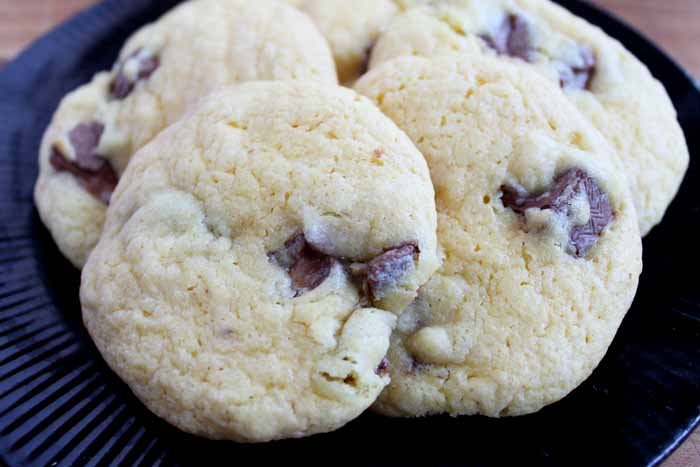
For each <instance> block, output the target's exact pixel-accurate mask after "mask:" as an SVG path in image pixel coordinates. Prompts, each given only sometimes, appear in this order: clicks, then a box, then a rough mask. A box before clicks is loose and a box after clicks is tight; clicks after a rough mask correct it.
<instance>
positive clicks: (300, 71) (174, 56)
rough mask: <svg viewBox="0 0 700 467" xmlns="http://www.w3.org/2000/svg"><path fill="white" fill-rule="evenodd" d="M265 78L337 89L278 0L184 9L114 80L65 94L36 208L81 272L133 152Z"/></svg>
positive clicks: (315, 45) (143, 33)
mask: <svg viewBox="0 0 700 467" xmlns="http://www.w3.org/2000/svg"><path fill="white" fill-rule="evenodd" d="M259 79H267V80H273V79H317V80H319V81H322V82H327V83H335V82H336V75H335V68H334V64H333V59H332V56H331V54H330V50H329V49H328V46H327V44H326V42H325V40H324V39H323V37H322V36H321V35H320V33H319V32H318V30H317V29H316V27H315V26H314V25H313V23H312V22H311V20H309V19H308V17H307V16H306V15H304V14H302V13H300V12H299V11H298V10H296V9H295V8H292V7H291V6H288V5H285V4H282V3H278V2H276V1H273V0H262V1H261V2H255V3H251V2H248V1H245V0H197V1H191V2H186V3H183V4H182V5H181V6H179V7H177V8H175V9H174V10H172V11H171V12H169V13H168V14H166V15H165V16H163V17H162V18H161V19H160V20H158V21H157V22H155V23H153V24H151V25H148V26H145V27H144V28H142V29H141V30H139V31H138V32H136V33H135V34H134V35H133V36H132V37H131V38H130V39H129V40H128V41H127V43H126V44H125V46H124V48H123V50H122V52H121V54H120V57H119V60H118V62H117V64H116V65H115V66H114V69H113V70H112V71H111V72H109V73H100V74H98V75H97V76H96V77H95V78H94V79H93V80H92V82H91V83H89V84H87V85H85V86H83V87H81V88H79V89H78V90H76V91H75V92H73V93H71V94H69V95H68V96H66V98H65V99H64V100H63V102H62V103H61V105H60V107H59V108H58V110H57V112H56V114H55V115H54V118H53V121H52V123H51V125H50V126H49V128H48V130H47V131H46V134H45V135H44V139H43V141H42V145H41V150H40V155H39V159H40V175H39V180H38V182H37V186H36V190H35V199H36V204H37V207H38V209H39V213H40V215H41V218H42V220H43V222H44V224H45V225H46V226H47V227H48V229H49V230H50V231H51V233H52V235H53V237H54V240H55V241H56V243H57V244H58V246H59V248H60V250H61V251H62V252H63V254H64V255H65V256H66V257H67V258H68V259H70V261H71V262H72V263H73V264H75V266H77V267H81V266H82V265H83V264H84V263H85V260H86V258H87V256H88V254H89V253H90V251H91V250H92V248H93V247H94V245H95V243H96V242H97V240H98V238H99V235H100V232H101V230H102V224H103V222H104V216H105V211H106V209H107V203H108V202H109V198H110V195H111V193H112V191H113V190H114V187H115V185H116V182H117V180H118V178H119V176H120V174H121V173H122V172H123V171H124V169H125V167H126V165H127V163H128V161H129V159H130V158H131V156H132V154H133V153H134V152H135V151H136V150H138V149H139V148H140V147H141V146H143V145H144V144H146V143H147V142H148V141H150V140H151V139H152V138H153V137H155V136H156V135H157V134H158V133H159V132H160V131H161V130H162V129H163V128H165V127H166V126H167V125H169V124H170V123H172V122H174V121H175V120H176V119H177V118H178V117H179V116H180V115H181V114H182V113H183V112H184V111H185V110H186V109H187V108H188V107H190V106H191V105H193V104H194V103H196V102H197V100H198V99H199V98H201V97H202V96H204V95H206V94H207V93H208V92H210V91H212V90H214V89H216V88H217V87H219V86H222V85H226V84H230V83H235V82H240V81H251V80H259Z"/></svg>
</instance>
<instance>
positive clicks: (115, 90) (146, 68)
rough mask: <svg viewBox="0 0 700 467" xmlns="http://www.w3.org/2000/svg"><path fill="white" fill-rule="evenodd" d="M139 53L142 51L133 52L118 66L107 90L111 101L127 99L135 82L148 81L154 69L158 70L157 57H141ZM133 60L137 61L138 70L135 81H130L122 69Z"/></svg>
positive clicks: (158, 61) (158, 62)
mask: <svg viewBox="0 0 700 467" xmlns="http://www.w3.org/2000/svg"><path fill="white" fill-rule="evenodd" d="M141 52H142V49H137V50H135V51H134V52H133V53H132V54H131V55H129V56H128V57H127V58H126V59H125V60H124V61H123V62H121V63H120V64H119V67H118V68H117V74H116V76H115V77H114V80H113V81H112V83H111V85H110V88H109V94H110V96H112V98H113V99H118V100H121V99H125V98H126V97H128V96H129V94H131V92H132V91H133V90H134V87H135V86H136V82H137V81H141V80H145V79H148V77H149V76H151V75H152V74H153V72H154V71H156V69H158V66H160V60H159V59H158V57H155V56H152V55H147V56H141ZM134 58H136V59H138V62H139V69H138V72H137V73H136V80H135V81H132V80H130V79H129V78H127V76H126V75H125V74H124V67H125V66H126V63H127V62H128V61H129V60H132V59H134Z"/></svg>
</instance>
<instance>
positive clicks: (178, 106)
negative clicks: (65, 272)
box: [36, 0, 688, 442]
mask: <svg viewBox="0 0 700 467" xmlns="http://www.w3.org/2000/svg"><path fill="white" fill-rule="evenodd" d="M290 3H293V4H294V5H290ZM336 70H337V71H336ZM338 76H339V77H340V82H341V84H342V85H343V86H345V87H343V86H340V85H339V84H338ZM349 87H354V89H355V90H354V91H353V90H351V89H350V88H349ZM362 96H364V97H362ZM687 164H688V151H687V148H686V145H685V141H684V137H683V133H682V131H681V129H680V127H679V125H678V123H677V121H676V114H675V110H674V109H673V106H672V104H671V102H670V100H669V98H668V96H667V94H666V91H665V90H664V89H663V87H662V86H661V85H660V84H659V83H658V82H657V81H656V80H655V79H654V78H653V77H652V76H651V74H650V73H649V71H648V70H647V69H646V68H645V67H644V65H642V64H641V63H640V62H639V61H638V60H637V59H636V58H635V57H633V56H632V55H631V54H630V53H629V52H628V51H626V50H625V49H624V48H623V47H622V46H621V45H620V44H619V43H618V42H616V41H615V40H613V39H611V38H610V37H608V36H606V35H605V34H604V33H603V32H602V31H601V30H599V29H597V28H596V27H594V26H591V25H590V24H588V23H586V22H585V21H583V20H581V19H579V18H576V17H574V16H573V15H571V14H570V13H568V12H567V11H565V10H563V9H562V8H560V7H558V6H556V5H554V4H552V3H550V2H549V1H548V0H434V1H427V0H425V1H418V0H413V1H411V0H402V1H399V0H395V1H394V0H379V1H376V0H361V1H353V2H348V1H345V0H296V1H288V2H280V1H277V0H258V1H256V2H250V1H248V0H191V1H189V2H185V3H183V4H182V5H180V6H179V7H177V8H175V9H174V10H173V11H171V12H170V13H168V14H166V15H165V16H164V17H163V18H161V19H160V20H158V21H157V22H156V23H154V24H152V25H148V26H146V27H144V28H143V29H141V30H139V31H138V32H137V33H135V34H134V36H132V38H131V39H129V41H128V42H127V43H126V45H125V46H124V49H123V50H122V52H121V54H120V57H119V60H118V62H117V63H116V65H115V66H114V68H113V69H112V70H111V71H110V72H104V73H100V74H98V75H97V76H95V78H94V79H93V80H92V82H90V83H88V84H86V85H84V86H83V87H81V88H79V89H78V90H76V91H74V92H73V93H71V94H69V95H68V96H66V98H65V99H64V100H63V102H62V103H61V105H60V107H59V109H58V110H57V112H56V114H55V116H54V119H53V121H52V123H51V125H50V127H49V128H48V130H47V131H46V134H45V137H44V140H43V143H42V146H41V154H40V176H39V180H38V182H37V187H36V203H37V206H38V209H39V212H40V214H41V217H42V219H43V221H44V223H45V224H46V226H47V227H48V228H49V230H50V231H51V233H52V234H53V237H54V239H55V241H56V243H57V244H58V246H59V248H60V249H61V251H62V252H63V253H64V254H65V256H66V257H67V258H68V259H69V260H70V261H72V262H73V264H75V266H76V267H79V268H83V273H82V285H81V291H80V295H81V303H82V307H83V319H84V322H85V325H86V327H87V329H88V331H89V333H90V335H91V336H92V338H93V339H94V341H95V343H96V345H97V347H98V348H99V350H100V352H101V353H102V355H103V356H104V358H105V360H106V361H107V363H108V364H109V365H110V366H111V367H112V369H113V370H114V371H115V372H116V373H117V374H118V375H119V376H120V377H121V378H122V379H123V380H124V381H125V382H126V383H127V384H128V385H129V386H130V387H131V389H132V390H133V391H134V393H135V394H136V395H137V396H138V397H139V398H140V399H141V400H142V401H143V402H144V403H145V404H146V405H147V406H148V408H149V409H150V410H152V411H153V412H155V413H156V414H157V415H159V416H161V417H162V418H164V419H166V420H167V421H169V422H170V423H172V424H174V425H176V426H177V427H179V428H181V429H183V430H185V431H188V432H191V433H195V434H198V435H202V436H206V437H210V438H216V439H231V440H236V441H240V442H259V441H267V440H273V439H281V438H289V437H301V436H307V435H311V434H314V433H320V432H327V431H331V430H335V429H337V428H339V427H341V426H343V425H344V424H345V423H347V422H349V421H350V420H352V419H354V418H356V417H357V416H359V415H360V414H361V413H362V412H363V411H365V410H366V409H368V408H369V407H372V408H373V409H374V410H376V411H377V412H379V413H382V414H386V415H390V416H404V417H415V416H423V415H430V414H440V413H448V414H451V415H472V414H483V415H488V416H493V417H499V416H512V415H521V414H527V413H532V412H535V411H537V410H539V409H540V408H542V407H544V406H545V405H547V404H551V403H553V402H555V401H557V400H559V399H561V398H562V397H564V396H566V395H567V394H568V393H569V392H570V391H572V390H573V389H574V388H575V387H576V386H578V385H579V384H580V383H581V382H582V381H584V380H585V379H586V378H587V377H588V376H589V375H590V374H591V372H592V371H593V369H594V368H595V367H596V366H597V365H598V363H599V362H600V361H601V359H602V358H603V356H604V354H605V352H606V351H607V348H608V346H609V345H610V343H611V341H612V339H613V337H614V335H615V333H616V331H617V328H618V327H619V325H620V323H621V321H622V319H623V317H624V316H625V313H626V312H627V310H628V309H629V307H630V305H631V303H632V300H633V298H634V295H635V292H636V288H637V283H638V279H639V275H640V273H641V269H642V261H641V253H642V245H641V236H642V235H645V234H646V233H648V232H649V231H650V230H651V228H652V227H653V226H654V225H656V224H657V223H659V222H660V221H661V219H662V217H663V214H664V212H665V210H666V208H667V207H668V205H669V203H670V202H671V200H672V199H673V197H674V196H675V194H676V191H677V190H678V187H679V185H680V182H681V180H682V178H683V175H684V173H685V170H686V168H687Z"/></svg>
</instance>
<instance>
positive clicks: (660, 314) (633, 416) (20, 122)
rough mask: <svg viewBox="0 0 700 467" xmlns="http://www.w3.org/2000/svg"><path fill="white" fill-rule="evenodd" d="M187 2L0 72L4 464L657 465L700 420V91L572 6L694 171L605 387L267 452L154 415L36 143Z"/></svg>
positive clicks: (0, 439)
mask: <svg viewBox="0 0 700 467" xmlns="http://www.w3.org/2000/svg"><path fill="white" fill-rule="evenodd" d="M175 3H177V1H175V0H167V1H163V0H162V1H153V0H129V1H123V0H108V1H106V2H104V3H102V4H100V5H98V6H96V7H94V8H92V9H90V10H88V11H86V12H85V13H82V14H80V15H78V16H77V17H75V18H73V19H72V20H70V21H69V22H67V23H66V24H64V25H63V26H61V27H59V28H58V29H56V30H54V31H53V32H51V33H50V34H48V35H47V36H46V37H44V38H43V39H41V40H40V41H38V42H37V43H36V44H34V45H33V46H31V47H30V48H29V49H28V50H27V51H25V52H24V53H23V54H22V55H21V56H20V57H19V58H17V59H16V60H15V61H13V62H12V63H10V64H8V65H7V66H6V67H5V68H4V69H3V70H1V71H0V96H2V97H1V98H0V164H1V166H2V169H1V170H0V456H1V457H2V459H3V460H4V462H5V463H6V464H7V465H8V466H20V465H57V464H58V465H63V466H76V465H85V464H87V465H102V464H114V465H117V464H123V465H154V464H156V465H175V464H178V465H209V464H219V463H227V464H239V465H248V464H250V463H252V462H255V463H262V464H266V463H269V462H272V461H276V462H279V463H282V462H284V463H285V464H286V463H294V462H295V461H296V460H305V461H306V462H308V463H320V464H324V465H327V464H346V463H353V464H359V465H363V464H381V465H386V464H409V463H411V464H415V463H420V462H421V461H426V460H429V461H430V464H432V465H435V464H437V463H440V464H443V465H444V464H463V465H490V466H496V465H529V464H534V465H551V466H563V465H596V466H598V465H601V466H602V465H611V466H616V467H620V466H647V465H655V464H657V463H659V462H660V461H661V460H662V459H664V458H665V457H666V456H667V455H668V454H669V453H670V452H671V450H672V449H673V448H674V447H676V446H677V445H678V444H679V443H680V442H681V441H682V440H683V439H684V438H685V437H686V436H687V434H688V433H689V431H690V430H691V429H692V427H693V426H694V425H696V424H697V423H698V420H699V417H700V306H699V304H700V285H699V284H698V283H697V277H698V276H697V274H696V273H694V271H696V270H697V265H699V264H700V249H699V248H698V247H697V241H696V240H697V238H698V237H699V236H700V184H699V183H700V166H699V165H698V162H699V161H700V160H699V159H698V156H700V154H698V151H699V150H700V140H699V138H700V131H699V130H700V93H699V92H698V90H697V89H696V87H695V86H694V84H693V82H692V80H691V79H689V78H688V76H687V75H686V74H685V73H684V72H683V70H682V69H681V68H679V67H678V66H677V65H676V64H675V63H674V62H673V61H671V60H670V59H669V58H668V57H667V56H666V55H664V54H663V53H662V52H660V51H659V50H658V49H657V48H656V47H655V46H654V45H653V44H651V43H650V42H648V41H647V40H645V39H644V38H642V37H641V36H640V35H639V34H637V33H636V32H634V31H633V30H631V29H630V28H628V27H627V26H625V25H624V24H622V23H620V22H619V21H618V20H616V19H614V18H612V17H610V16H608V15H607V14H605V13H603V12H601V11H599V10H597V9H594V8H592V7H591V6H588V5H586V4H583V3H580V2H578V1H576V0H571V1H564V0H562V1H561V3H563V4H565V5H566V6H568V7H569V8H570V9H571V10H573V11H574V12H575V13H577V14H579V15H581V16H583V17H585V18H588V19H589V20H590V21H592V22H593V23H596V24H598V25H600V26H601V27H603V28H604V29H605V30H606V31H607V32H608V33H610V34H611V35H613V36H615V37H617V38H619V39H620V40H621V41H622V42H624V43H625V44H626V45H627V47H629V48H630V49H631V50H632V51H633V52H634V53H636V54H637V56H639V57H641V58H642V59H643V60H644V61H645V62H646V63H647V64H648V65H649V68H650V69H651V70H652V71H653V72H654V73H655V75H656V76H657V77H658V78H660V79H661V80H662V81H663V82H664V84H665V85H666V87H667V88H668V90H669V93H670V94H671V97H672V98H673V101H674V103H675V105H676V107H677V108H678V111H679V114H680V115H679V118H680V121H681V124H682V125H683V128H684V130H685V133H686V137H687V138H688V144H689V146H690V148H691V154H692V163H691V167H690V172H689V174H688V178H687V179H686V181H685V184H684V186H683V188H682V191H681V193H680V195H679V196H678V198H677V199H676V201H675V202H674V204H673V206H672V208H671V209H670V211H669V213H668V215H667V217H666V220H665V222H664V223H663V225H661V226H660V227H657V228H656V229H655V230H654V231H653V233H652V234H651V235H650V236H649V237H648V238H647V239H645V242H644V246H645V252H644V265H645V271H644V274H643V276H642V281H641V285H640V288H639V295H638V296H637V300H636V302H635V304H634V306H633V308H632V310H631V311H630V313H629V315H628V317H627V319H626V320H625V322H624V324H623V326H622V329H621V330H620V333H619V335H618V337H617V339H616V340H615V342H614V344H613V346H612V348H611V349H610V352H609V354H608V355H607V357H606V358H605V360H604V361H603V363H602V364H601V365H600V367H599V368H598V370H596V372H595V374H594V375H593V376H592V377H591V378H590V379H589V380H588V381H587V382H586V383H585V384H583V385H582V386H581V387H580V388H578V389H577V390H576V391H574V393H573V394H572V395H571V396H569V397H567V398H566V399H564V400H563V401H561V402H559V403H557V404H554V405H553V406H551V407H548V408H546V409H544V410H542V411H541V412H540V413H538V414H535V415H531V416H527V417H521V418H516V419H506V420H490V419H486V418H481V417H461V418H449V417H435V418H427V419H421V420H393V419H387V418H381V417H378V416H375V415H371V414H366V415H363V416H362V417H360V419H358V420H356V421H354V422H352V423H350V424H349V425H348V426H347V427H345V428H343V429H341V430H339V431H337V432H335V433H331V434H327V435H320V436H314V437H312V438H308V439H304V440H292V441H283V442H276V443H270V444H266V445H253V446H251V445H237V444H234V443H227V442H211V441H206V440H202V439H197V438H195V437H192V436H188V435H185V434H182V433H180V432H178V431H177V430H175V429H173V428H171V427H169V426H168V425H166V424H165V423H164V422H162V421H160V420H159V419H157V418H156V417H155V416H153V415H151V414H150V413H149V412H148V411H147V410H146V409H145V408H144V407H143V406H142V405H141V404H140V403H139V402H138V400H137V399H136V398H135V397H134V396H133V395H132V394H131V393H130V392H129V390H128V388H127V387H126V386H125V385H124V384H123V383H122V382H120V381H119V380H118V379H117V378H116V376H115V375H114V374H113V373H112V372H111V371H110V370H109V369H108V368H107V366H106V365H105V363H104V362H103V361H102V359H101V358H100V356H99V354H98V353H97V351H96V349H95V347H94V346H93V345H92V343H91V342H90V339H89V338H88V336H87V334H86V332H85V330H84V329H83V327H82V324H81V319H80V306H79V303H78V297H77V294H78V284H79V275H78V272H77V271H75V270H74V269H72V268H71V266H70V265H69V264H68V263H67V262H66V261H65V260H64V259H62V257H61V255H60V254H59V253H58V251H57V249H56V247H55V246H54V245H53V242H52V241H51V238H50V236H49V235H48V233H47V232H46V230H45V229H44V228H43V227H42V225H41V222H40V221H39V218H38V216H37V214H36V211H35V209H34V205H33V202H32V188H33V186H34V181H35V178H36V175H37V164H36V156H37V150H38V145H39V141H40V138H41V135H42V133H43V131H44V129H45V127H46V125H47V124H48V122H49V119H50V117H51V114H52V113H53V111H54V109H55V107H56V106H57V104H58V102H59V100H60V98H61V97H62V96H63V95H64V94H65V93H66V92H68V91H70V90H71V89H73V88H75V87H76V86H77V85H79V84H81V83H83V82H85V81H87V80H88V79H89V78H90V77H91V76H92V74H93V73H94V72H96V71H98V70H101V69H105V68H108V67H109V66H110V65H111V63H112V62H113V61H114V59H115V57H116V54H117V51H118V49H119V48H120V46H121V44H122V43H123V41H124V39H125V38H126V37H127V35H128V34H129V33H130V32H132V31H133V30H134V29H135V28H137V27H139V26H140V25H142V24H144V23H145V22H147V21H150V20H153V19H155V18H156V17H157V16H158V15H160V14H161V13H163V12H164V11H166V10H167V9H168V8H170V7H171V6H172V5H174V4H175Z"/></svg>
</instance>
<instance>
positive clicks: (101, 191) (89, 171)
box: [49, 122, 118, 204]
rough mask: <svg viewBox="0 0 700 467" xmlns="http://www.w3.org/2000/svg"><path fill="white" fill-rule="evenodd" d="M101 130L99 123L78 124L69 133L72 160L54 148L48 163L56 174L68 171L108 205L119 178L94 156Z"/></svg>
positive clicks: (101, 159) (97, 156)
mask: <svg viewBox="0 0 700 467" xmlns="http://www.w3.org/2000/svg"><path fill="white" fill-rule="evenodd" d="M103 131H104V125H102V124H101V123H98V122H89V123H81V124H80V125H78V126H76V127H75V128H73V129H72V130H71V131H70V133H68V140H69V141H70V144H71V146H72V147H73V150H74V151H75V160H70V159H68V158H66V156H65V154H63V153H62V152H61V150H60V149H59V148H58V146H56V145H54V146H53V147H52V148H51V156H50V159H49V161H50V162H51V165H52V166H53V168H54V169H55V170H56V171H58V172H70V173H71V174H73V176H74V177H75V178H76V179H77V180H78V182H79V183H80V185H81V186H82V187H83V188H84V189H85V190H86V191H87V192H88V193H90V194H91V195H93V196H94V197H95V198H97V199H99V200H100V201H102V202H103V203H105V204H109V200H110V198H111V197H112V193H113V192H114V189H115V187H116V186H117V181H118V178H117V174H116V173H115V171H114V169H113V168H112V166H111V165H110V164H109V162H108V161H107V160H106V159H104V158H103V157H101V156H99V155H98V154H97V147H98V146H99V144H100V138H101V137H102V132H103Z"/></svg>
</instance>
